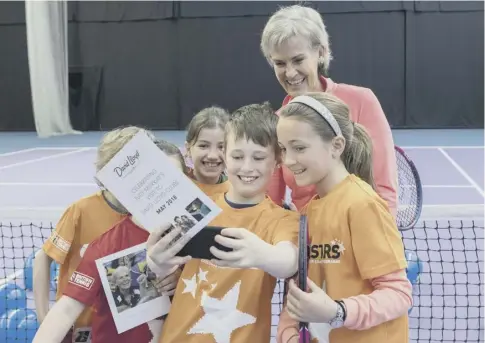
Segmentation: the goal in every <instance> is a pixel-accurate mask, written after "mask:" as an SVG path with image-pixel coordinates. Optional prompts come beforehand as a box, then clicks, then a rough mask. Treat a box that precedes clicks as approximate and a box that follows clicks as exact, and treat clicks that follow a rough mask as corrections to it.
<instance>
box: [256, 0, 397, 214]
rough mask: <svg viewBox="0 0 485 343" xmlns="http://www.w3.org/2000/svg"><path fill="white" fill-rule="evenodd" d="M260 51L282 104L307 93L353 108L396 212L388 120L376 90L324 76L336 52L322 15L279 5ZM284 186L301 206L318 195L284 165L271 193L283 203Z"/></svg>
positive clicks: (380, 188) (381, 187) (378, 180)
mask: <svg viewBox="0 0 485 343" xmlns="http://www.w3.org/2000/svg"><path fill="white" fill-rule="evenodd" d="M261 50H262V53H263V55H264V57H265V58H266V59H267V61H268V62H269V64H270V65H271V66H272V67H273V69H274V72H275V75H276V78H277V79H278V81H279V83H280V84H281V86H282V87H283V89H284V90H285V91H286V93H287V96H286V97H285V99H284V101H283V106H284V105H286V104H287V103H288V102H289V101H290V100H291V99H292V98H294V97H295V96H298V95H302V94H305V93H308V92H325V93H330V94H332V95H334V96H336V97H337V98H339V99H341V100H342V101H344V102H345V103H346V104H347V105H348V106H349V108H350V117H351V119H352V121H353V122H356V123H359V124H361V125H362V126H363V127H364V128H365V129H366V131H367V132H368V134H369V135H370V137H371V139H372V144H373V147H374V148H373V155H374V162H373V164H372V167H373V174H374V182H375V189H376V191H377V193H378V194H379V195H380V196H381V197H382V198H383V199H384V200H385V201H386V202H387V205H388V206H389V208H390V209H391V212H392V213H393V214H394V215H395V212H396V206H397V204H396V203H397V194H396V187H397V167H396V157H395V153H394V142H393V138H392V133H391V129H390V126H389V123H388V122H387V119H386V116H385V114H384V112H383V110H382V108H381V105H380V103H379V101H378V100H377V98H376V96H375V94H374V93H373V92H372V90H370V89H368V88H362V87H358V86H353V85H347V84H343V83H336V82H334V81H333V80H332V79H330V78H328V77H326V76H325V75H326V74H327V72H328V69H329V66H330V61H331V60H332V51H331V49H330V43H329V36H328V33H327V30H326V27H325V24H324V22H323V20H322V17H321V15H320V14H319V13H318V12H317V11H315V10H314V9H312V8H309V7H305V6H299V5H294V6H289V7H284V8H281V9H280V10H278V11H277V12H276V13H274V14H273V15H272V16H271V18H270V19H269V20H268V22H267V23H266V26H265V28H264V30H263V33H262V37H261ZM286 186H288V188H290V189H291V196H292V201H293V203H294V205H295V206H296V208H297V209H299V210H300V209H302V208H303V207H304V206H305V205H306V204H307V203H308V201H309V200H310V199H311V198H312V197H313V196H314V195H315V193H316V190H315V187H314V186H313V185H310V186H306V187H300V186H297V184H296V182H295V179H294V175H293V173H292V172H291V171H289V170H288V168H286V167H284V166H283V167H281V168H280V169H278V170H277V171H276V172H275V174H274V177H273V181H272V184H271V185H270V188H269V190H268V195H269V196H270V197H271V198H272V199H273V201H275V202H276V203H278V204H282V201H283V199H284V197H285V190H286Z"/></svg>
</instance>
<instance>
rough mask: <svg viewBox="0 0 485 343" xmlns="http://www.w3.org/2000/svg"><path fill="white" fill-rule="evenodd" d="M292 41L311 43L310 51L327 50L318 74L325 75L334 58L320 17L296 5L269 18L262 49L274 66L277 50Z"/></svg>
mask: <svg viewBox="0 0 485 343" xmlns="http://www.w3.org/2000/svg"><path fill="white" fill-rule="evenodd" d="M292 37H298V38H301V39H305V40H307V41H308V43H309V44H310V48H313V49H318V48H320V47H322V48H323V50H324V53H323V58H322V59H321V62H319V65H318V72H319V74H321V75H325V74H326V73H327V71H328V68H329V67H330V61H331V60H332V59H333V57H332V51H331V49H330V42H329V36H328V33H327V30H326V28H325V24H324V23H323V19H322V16H321V15H320V13H318V12H317V11H316V10H314V9H313V8H310V7H305V6H300V5H293V6H288V7H282V8H280V9H279V10H278V11H277V12H276V13H274V14H273V15H272V16H271V17H270V18H269V20H268V22H267V23H266V26H265V27H264V30H263V33H262V35H261V44H260V48H261V51H262V53H263V55H264V57H265V58H266V60H267V61H268V63H269V64H270V65H271V66H272V65H273V62H272V61H271V52H272V51H273V49H275V47H278V46H280V45H281V44H282V43H283V42H285V41H287V40H288V39H290V38H292Z"/></svg>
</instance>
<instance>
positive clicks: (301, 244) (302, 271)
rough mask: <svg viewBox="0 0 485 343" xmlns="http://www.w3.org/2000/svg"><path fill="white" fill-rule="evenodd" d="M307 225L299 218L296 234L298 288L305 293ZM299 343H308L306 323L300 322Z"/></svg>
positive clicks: (304, 219)
mask: <svg viewBox="0 0 485 343" xmlns="http://www.w3.org/2000/svg"><path fill="white" fill-rule="evenodd" d="M308 241H309V239H308V223H307V216H306V215H301V216H300V231H299V232H298V249H299V256H298V287H299V288H300V289H301V290H302V291H304V292H306V290H307V282H306V281H307V276H308ZM299 333H300V343H310V331H308V323H304V322H300V332H299Z"/></svg>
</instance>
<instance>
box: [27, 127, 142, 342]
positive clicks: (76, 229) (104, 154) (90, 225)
mask: <svg viewBox="0 0 485 343" xmlns="http://www.w3.org/2000/svg"><path fill="white" fill-rule="evenodd" d="M140 130H142V129H140V128H139V127H136V126H128V127H124V128H118V129H115V130H112V131H110V132H108V133H107V134H106V135H105V136H104V137H103V139H102V140H101V144H100V146H99V148H98V151H97V157H96V170H100V169H101V168H103V167H104V166H105V164H106V163H107V162H108V161H109V160H110V159H111V158H112V157H113V156H114V155H115V154H116V153H117V152H118V151H119V150H120V149H121V148H122V147H123V146H124V145H125V143H126V142H127V141H129V140H130V139H131V138H132V137H133V136H134V135H135V134H137V133H138V132H139V131H140ZM126 215H127V211H126V209H125V208H124V207H123V205H121V204H120V202H119V201H118V200H117V199H116V198H115V197H114V196H113V194H111V193H110V192H109V191H107V190H105V189H102V190H101V191H99V192H96V193H94V194H92V195H89V196H87V197H84V198H82V199H80V200H78V201H76V202H74V203H73V204H72V205H70V206H69V207H68V208H67V210H66V211H65V212H64V214H63V215H62V216H61V218H60V220H59V222H58V223H57V225H56V228H55V231H54V232H53V233H52V235H51V236H50V238H49V239H48V240H47V241H46V242H45V243H44V246H43V247H42V249H41V250H39V251H38V252H37V254H36V256H35V260H34V272H33V274H34V300H35V307H36V312H37V317H38V319H39V322H41V323H42V322H43V320H44V318H45V317H46V315H47V312H48V311H49V289H50V281H49V280H50V265H51V263H52V261H53V260H54V261H56V262H57V263H58V264H59V265H60V268H59V280H58V285H57V296H56V298H57V300H58V299H59V298H60V297H61V295H62V293H63V291H64V290H65V287H66V285H67V283H68V280H69V277H70V276H71V274H72V272H73V271H74V270H75V269H76V268H77V266H78V264H79V261H80V260H81V249H82V247H83V246H85V245H87V244H89V243H91V242H92V241H93V240H94V239H95V238H97V237H99V236H100V235H101V234H103V233H104V232H106V231H108V230H109V229H110V228H111V227H113V225H114V224H115V223H117V222H119V221H120V220H122V219H123V218H124V217H126ZM91 320H92V309H91V308H89V307H87V308H86V309H85V310H84V311H83V312H82V313H81V314H80V315H79V317H78V318H77V320H76V322H75V323H74V327H73V329H74V335H77V332H78V331H82V332H84V333H87V334H89V331H90V327H91ZM66 342H71V335H70V334H69V335H67V336H66Z"/></svg>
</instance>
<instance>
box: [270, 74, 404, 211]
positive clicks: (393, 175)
mask: <svg viewBox="0 0 485 343" xmlns="http://www.w3.org/2000/svg"><path fill="white" fill-rule="evenodd" d="M321 82H322V86H323V89H324V90H325V92H328V93H331V94H332V95H334V96H336V97H338V98H339V99H340V100H342V101H344V102H345V103H346V104H347V106H349V108H350V118H351V120H352V121H354V122H356V123H359V124H361V125H362V126H364V127H365V128H366V130H367V132H368V133H369V135H370V137H371V138H372V144H373V163H374V170H373V172H374V182H375V185H376V191H377V193H378V194H379V195H380V196H381V197H382V198H383V199H384V200H386V202H387V204H388V206H389V209H390V211H391V213H392V214H393V215H394V216H396V208H397V191H396V189H397V165H396V155H395V152H394V140H393V138H392V133H391V128H390V126H389V123H388V121H387V118H386V115H385V114H384V111H383V110H382V107H381V105H380V103H379V100H377V97H376V96H375V94H374V93H373V92H372V91H371V90H370V89H368V88H363V87H357V86H352V85H347V84H343V83H340V84H339V83H335V82H333V81H332V80H331V79H329V78H323V77H322V78H321ZM291 99H292V97H291V96H289V95H288V96H286V98H285V100H284V101H283V106H284V105H286V104H287V103H288V102H289V101H290V100H291ZM286 186H288V188H290V189H291V198H292V200H293V203H294V204H295V206H296V208H297V209H298V210H301V209H302V208H303V207H304V206H305V205H306V204H307V203H308V202H309V201H310V199H311V198H312V197H313V196H314V195H315V186H313V185H312V186H307V187H298V186H297V185H296V182H295V178H294V176H293V174H292V173H291V171H290V170H288V169H287V168H286V167H285V166H282V167H281V168H278V169H277V171H276V172H275V173H274V174H273V178H272V180H271V183H270V186H269V189H268V196H269V197H270V198H271V199H272V200H273V201H274V202H275V203H277V204H282V201H283V199H284V198H285V191H286Z"/></svg>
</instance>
